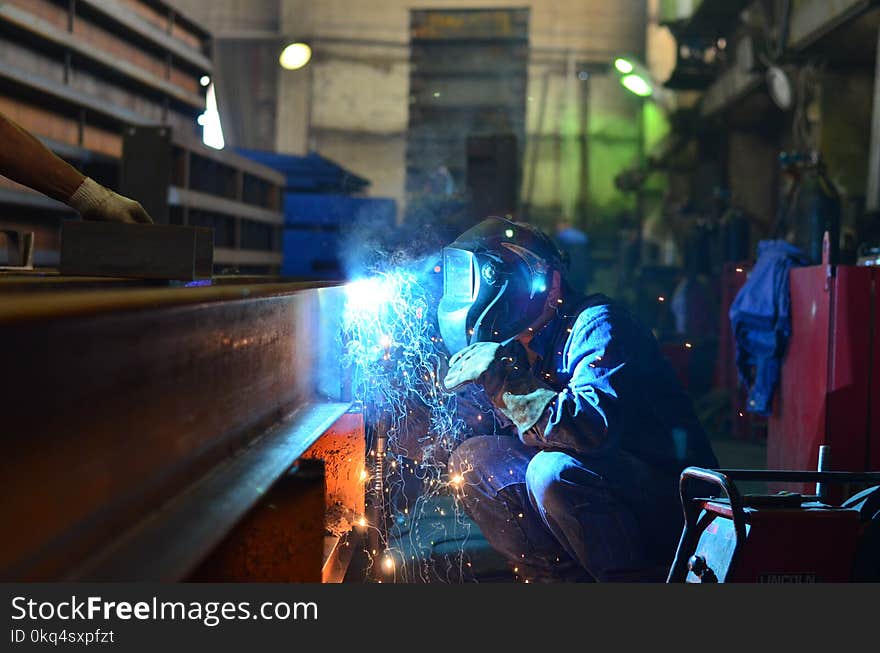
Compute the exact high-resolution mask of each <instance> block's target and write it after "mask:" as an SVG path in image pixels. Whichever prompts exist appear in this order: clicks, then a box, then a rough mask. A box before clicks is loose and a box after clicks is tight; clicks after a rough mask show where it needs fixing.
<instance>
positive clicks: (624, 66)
mask: <svg viewBox="0 0 880 653" xmlns="http://www.w3.org/2000/svg"><path fill="white" fill-rule="evenodd" d="M614 67H615V68H617V72H619V73H620V74H621V75H629V74H630V73H631V72H632V71H633V70H634V67H633V65H632V63H631V62H629V61H627V60H626V59H624V58H622V57H620V58H618V59H615V60H614Z"/></svg>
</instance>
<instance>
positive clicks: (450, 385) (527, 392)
mask: <svg viewBox="0 0 880 653" xmlns="http://www.w3.org/2000/svg"><path fill="white" fill-rule="evenodd" d="M467 383H476V384H479V385H481V386H483V389H484V390H485V391H486V395H487V396H488V397H489V400H490V401H491V402H492V404H493V405H494V406H495V407H496V408H498V409H499V410H500V411H501V412H502V413H504V414H505V415H506V416H507V417H508V419H510V420H511V421H512V422H513V423H514V424H516V426H517V427H518V428H519V429H520V430H521V431H524V430H526V429H529V428H531V427H532V426H534V424H535V423H536V422H537V421H538V419H539V418H540V416H541V414H542V413H543V412H544V409H545V408H546V407H547V404H548V403H549V402H550V400H551V399H552V398H553V397H555V396H556V391H555V390H553V389H551V388H550V386H548V385H547V384H546V383H544V382H543V381H541V380H539V379H537V378H536V377H535V376H534V375H533V374H532V373H531V370H530V368H529V362H528V355H527V354H526V349H525V347H523V345H522V343H520V342H519V341H517V340H514V341H512V342H510V343H509V344H507V345H501V344H499V343H497V342H476V343H474V344H472V345H470V346H468V347H465V348H464V349H462V350H461V351H460V352H458V353H457V354H455V356H453V357H452V358H451V359H450V360H449V371H448V372H447V373H446V377H445V378H444V380H443V385H444V386H445V387H446V388H447V389H448V390H455V389H457V388H460V387H461V386H463V385H465V384H467Z"/></svg>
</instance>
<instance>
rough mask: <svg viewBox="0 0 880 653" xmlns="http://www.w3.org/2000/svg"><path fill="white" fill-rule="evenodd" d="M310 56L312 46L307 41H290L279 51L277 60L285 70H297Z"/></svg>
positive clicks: (307, 61)
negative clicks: (279, 54)
mask: <svg viewBox="0 0 880 653" xmlns="http://www.w3.org/2000/svg"><path fill="white" fill-rule="evenodd" d="M311 58H312V48H311V47H309V45H308V44H307V43H299V42H298V43H291V44H290V45H288V46H287V47H286V48H284V50H282V51H281V56H280V57H278V62H279V63H280V64H281V67H282V68H285V69H286V70H299V69H300V68H302V67H303V66H305V65H306V64H307V63H309V60H310V59H311Z"/></svg>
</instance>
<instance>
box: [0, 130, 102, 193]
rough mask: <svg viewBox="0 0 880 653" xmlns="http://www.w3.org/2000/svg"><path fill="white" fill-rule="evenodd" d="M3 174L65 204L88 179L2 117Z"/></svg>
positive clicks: (0, 155) (0, 171)
mask: <svg viewBox="0 0 880 653" xmlns="http://www.w3.org/2000/svg"><path fill="white" fill-rule="evenodd" d="M0 174H2V175H3V176H4V177H9V178H10V179H11V180H12V181H16V182H18V183H19V184H23V185H25V186H27V187H29V188H33V189H34V190H37V191H39V192H41V193H43V194H44V195H48V196H49V197H51V198H52V199H56V200H58V201H60V202H65V203H66V202H67V201H68V200H69V199H70V197H71V195H73V194H74V192H76V189H77V188H79V186H80V184H82V182H83V180H84V179H85V175H84V174H82V173H81V172H79V171H78V170H77V169H76V168H74V167H73V166H72V165H70V164H69V163H67V162H66V161H64V160H62V159H60V158H59V157H57V156H55V155H54V154H53V153H52V152H51V151H49V150H48V149H47V148H46V146H44V145H43V144H42V143H41V142H40V141H38V140H37V139H36V138H34V137H33V136H32V135H31V134H30V133H28V132H27V131H25V130H24V129H23V128H21V127H19V126H18V125H17V124H15V123H14V122H12V120H10V119H9V118H7V117H6V116H4V115H3V114H2V113H0Z"/></svg>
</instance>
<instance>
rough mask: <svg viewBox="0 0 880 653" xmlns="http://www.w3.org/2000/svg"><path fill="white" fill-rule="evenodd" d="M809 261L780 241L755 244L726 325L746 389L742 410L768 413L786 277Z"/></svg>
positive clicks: (786, 331) (784, 319) (786, 301)
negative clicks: (753, 260)
mask: <svg viewBox="0 0 880 653" xmlns="http://www.w3.org/2000/svg"><path fill="white" fill-rule="evenodd" d="M808 263H809V260H808V258H807V256H806V254H804V252H802V251H801V250H800V249H798V248H797V247H795V246H794V245H791V244H790V243H788V242H786V241H784V240H762V241H761V242H760V243H758V260H757V262H756V263H755V268H754V269H753V270H752V272H751V274H749V278H748V280H747V281H746V283H745V285H744V286H743V287H742V288H741V289H740V291H739V293H737V295H736V298H735V299H734V300H733V303H732V304H731V306H730V312H729V313H728V315H729V317H730V325H731V328H732V330H733V334H734V338H735V340H736V367H737V371H738V373H739V378H740V381H741V382H742V383H743V384H744V385H746V387H748V388H749V395H748V400H747V401H746V410H748V411H749V412H751V413H756V414H758V415H769V414H770V413H771V412H772V406H773V393H774V391H775V389H776V385H777V384H778V383H779V372H780V369H781V368H782V358H783V356H784V355H785V347H786V344H787V343H788V338H789V336H790V335H791V296H790V294H789V282H788V273H789V271H790V270H791V269H792V268H794V267H800V266H803V265H807V264H808Z"/></svg>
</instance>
